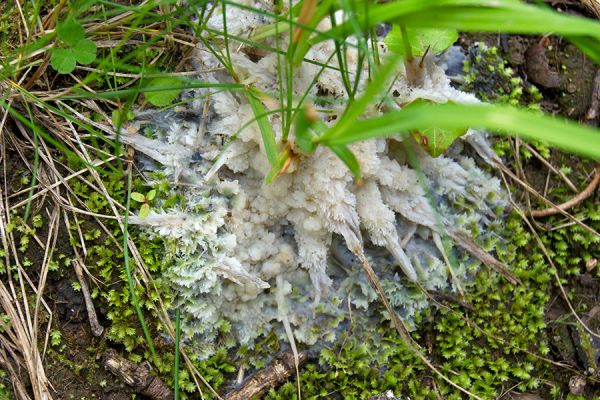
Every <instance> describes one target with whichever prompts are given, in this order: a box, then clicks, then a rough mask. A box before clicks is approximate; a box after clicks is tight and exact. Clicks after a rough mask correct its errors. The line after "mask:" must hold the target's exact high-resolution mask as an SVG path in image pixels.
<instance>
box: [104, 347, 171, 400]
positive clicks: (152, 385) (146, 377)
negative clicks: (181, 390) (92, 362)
mask: <svg viewBox="0 0 600 400" xmlns="http://www.w3.org/2000/svg"><path fill="white" fill-rule="evenodd" d="M102 363H103V364H104V366H105V367H106V369H108V370H109V371H110V372H112V373H113V374H115V375H116V376H118V377H119V378H120V379H122V380H123V382H125V383H126V384H127V385H128V386H130V387H131V388H132V389H133V391H134V392H135V393H139V394H141V395H144V396H146V397H148V398H149V399H150V400H172V399H173V393H172V392H171V390H170V389H169V388H168V387H167V385H165V383H164V382H163V381H161V380H160V378H158V377H157V376H155V375H152V373H150V370H149V369H148V368H147V367H145V366H143V365H138V364H135V363H133V362H131V361H129V360H127V359H125V358H123V357H121V356H120V355H119V354H118V353H117V352H116V351H115V350H112V349H110V350H107V351H106V353H105V354H104V360H103V362H102Z"/></svg>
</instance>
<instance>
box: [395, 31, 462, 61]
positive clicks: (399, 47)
mask: <svg viewBox="0 0 600 400" xmlns="http://www.w3.org/2000/svg"><path fill="white" fill-rule="evenodd" d="M406 31H407V33H408V40H409V42H410V47H411V49H412V54H413V56H417V57H420V56H423V55H424V54H425V52H426V51H428V49H429V51H430V52H432V53H434V54H439V53H441V52H443V51H444V50H446V49H447V48H448V47H450V46H451V45H452V44H453V43H454V42H456V40H457V39H458V32H457V31H456V30H454V29H431V28H406ZM384 42H385V44H386V45H387V47H388V49H390V51H392V52H393V53H396V54H398V55H400V56H404V43H403V41H402V32H401V29H400V25H394V26H393V28H392V30H391V31H390V32H389V33H388V34H387V36H386V37H385V40H384Z"/></svg>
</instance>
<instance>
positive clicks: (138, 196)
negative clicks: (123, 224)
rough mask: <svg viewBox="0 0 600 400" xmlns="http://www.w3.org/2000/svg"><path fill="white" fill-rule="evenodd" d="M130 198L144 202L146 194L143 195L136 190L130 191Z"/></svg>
mask: <svg viewBox="0 0 600 400" xmlns="http://www.w3.org/2000/svg"><path fill="white" fill-rule="evenodd" d="M131 198H132V199H133V200H135V201H137V202H138V203H145V202H146V196H144V195H143V194H141V193H138V192H132V193H131Z"/></svg>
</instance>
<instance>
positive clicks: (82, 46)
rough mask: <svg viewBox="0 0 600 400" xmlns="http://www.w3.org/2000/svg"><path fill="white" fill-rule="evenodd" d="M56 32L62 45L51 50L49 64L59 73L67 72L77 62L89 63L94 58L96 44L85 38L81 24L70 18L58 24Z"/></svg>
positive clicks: (73, 67) (72, 68) (70, 70)
mask: <svg viewBox="0 0 600 400" xmlns="http://www.w3.org/2000/svg"><path fill="white" fill-rule="evenodd" d="M56 34H57V36H58V38H59V39H60V40H61V42H62V43H61V44H62V46H61V47H59V48H54V49H52V50H51V53H52V55H51V56H50V65H52V68H54V69H55V70H56V71H57V72H58V73H60V74H68V73H70V72H72V71H73V70H74V69H75V66H76V65H77V63H79V64H82V65H87V64H90V63H91V62H92V61H94V60H95V59H96V45H95V44H94V42H92V41H91V40H90V39H85V30H84V29H83V27H82V26H81V24H80V23H79V22H77V21H75V20H74V19H72V18H70V19H68V20H66V21H65V22H63V23H61V24H59V25H58V27H57V28H56Z"/></svg>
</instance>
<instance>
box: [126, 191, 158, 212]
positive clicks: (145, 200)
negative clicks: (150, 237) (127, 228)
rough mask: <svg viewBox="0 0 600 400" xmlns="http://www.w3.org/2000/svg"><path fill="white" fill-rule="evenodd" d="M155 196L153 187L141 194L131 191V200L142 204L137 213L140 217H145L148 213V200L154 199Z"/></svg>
mask: <svg viewBox="0 0 600 400" xmlns="http://www.w3.org/2000/svg"><path fill="white" fill-rule="evenodd" d="M155 196H156V190H154V189H152V190H150V191H149V192H148V193H146V194H145V195H143V194H141V193H139V192H133V193H131V199H132V200H135V201H137V202H138V203H142V206H141V207H140V214H139V215H140V217H141V218H145V217H147V216H148V214H149V213H150V202H151V201H152V200H153V199H154V197H155Z"/></svg>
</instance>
